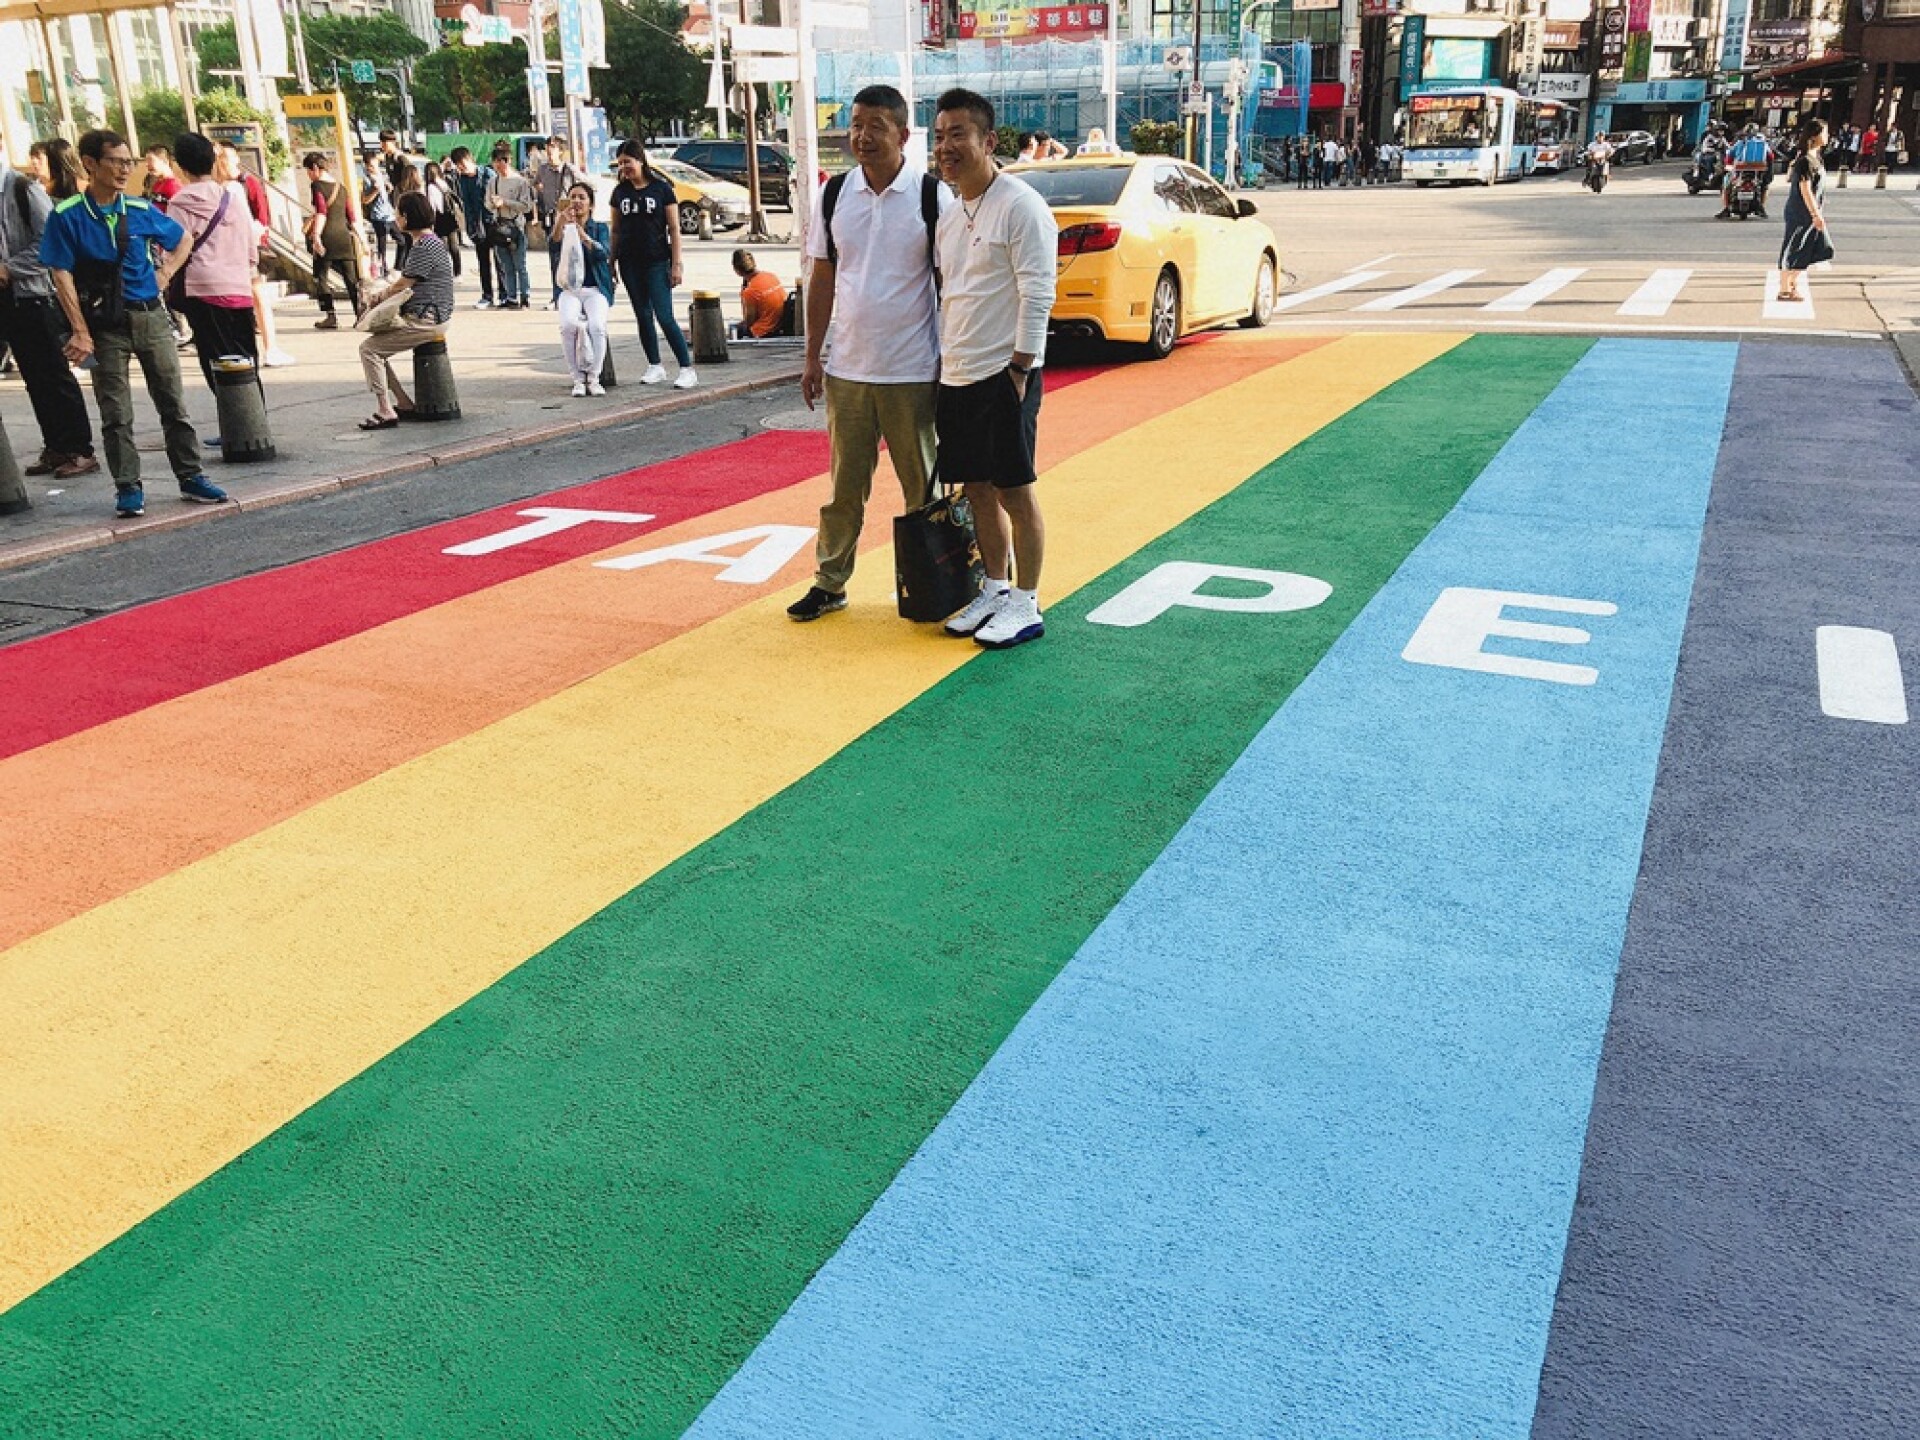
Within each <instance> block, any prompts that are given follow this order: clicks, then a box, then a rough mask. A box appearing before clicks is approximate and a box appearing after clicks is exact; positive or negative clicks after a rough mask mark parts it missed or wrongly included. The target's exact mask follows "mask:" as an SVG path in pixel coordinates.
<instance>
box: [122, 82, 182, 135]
mask: <svg viewBox="0 0 1920 1440" xmlns="http://www.w3.org/2000/svg"><path fill="white" fill-rule="evenodd" d="M133 123H134V124H135V125H136V126H137V127H138V128H139V131H140V144H141V145H142V146H143V147H144V146H147V145H167V146H171V145H172V144H173V137H174V136H176V135H178V134H180V133H181V132H182V131H184V130H185V129H186V128H187V107H186V106H185V105H184V104H182V103H181V100H180V92H179V91H178V90H163V89H158V88H155V87H152V86H149V87H148V88H147V89H145V90H136V91H135V92H134V95H133Z"/></svg>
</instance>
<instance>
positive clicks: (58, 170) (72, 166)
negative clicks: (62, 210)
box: [27, 136, 87, 207]
mask: <svg viewBox="0 0 1920 1440" xmlns="http://www.w3.org/2000/svg"><path fill="white" fill-rule="evenodd" d="M27 154H28V156H29V157H30V158H31V159H33V160H34V161H35V162H36V163H37V164H38V165H39V167H40V168H41V169H43V170H45V172H46V173H45V175H43V176H42V177H41V180H40V183H41V184H43V185H45V186H46V187H47V194H49V195H51V196H52V197H53V203H54V205H55V206H56V207H57V206H58V205H59V204H60V202H61V201H62V200H71V199H72V198H73V197H74V196H76V195H78V194H79V193H80V192H81V191H82V190H84V189H86V188H87V176H86V172H85V171H84V170H82V169H81V168H80V157H79V156H78V155H76V154H75V153H74V150H73V146H72V145H71V144H69V143H68V142H67V141H66V140H65V139H63V138H61V137H59V136H55V137H54V138H53V139H51V140H36V141H35V142H34V144H33V148H32V149H31V150H29V151H28V152H27Z"/></svg>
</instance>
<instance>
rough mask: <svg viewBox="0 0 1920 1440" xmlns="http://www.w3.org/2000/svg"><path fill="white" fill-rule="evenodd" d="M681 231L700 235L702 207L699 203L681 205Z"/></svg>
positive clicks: (684, 233)
mask: <svg viewBox="0 0 1920 1440" xmlns="http://www.w3.org/2000/svg"><path fill="white" fill-rule="evenodd" d="M680 233H681V234H682V235H698V234H699V233H700V207H699V206H698V205H682V206H681V207H680Z"/></svg>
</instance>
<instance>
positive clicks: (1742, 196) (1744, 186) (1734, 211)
mask: <svg viewBox="0 0 1920 1440" xmlns="http://www.w3.org/2000/svg"><path fill="white" fill-rule="evenodd" d="M1766 173H1767V172H1766V171H1765V170H1763V169H1761V168H1760V167H1759V166H1757V165H1736V166H1734V169H1733V192H1732V194H1730V195H1729V196H1728V197H1727V210H1728V212H1729V213H1730V214H1731V215H1732V216H1733V218H1734V219H1736V220H1751V219H1752V218H1753V217H1754V216H1755V215H1758V214H1759V213H1760V207H1761V202H1762V201H1763V200H1764V199H1765V198H1766V197H1765V196H1764V195H1763V194H1762V193H1761V182H1762V180H1763V179H1764V178H1765V176H1766Z"/></svg>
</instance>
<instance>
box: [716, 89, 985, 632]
mask: <svg viewBox="0 0 1920 1440" xmlns="http://www.w3.org/2000/svg"><path fill="white" fill-rule="evenodd" d="M911 133H912V112H911V111H910V110H909V109H908V108H907V101H906V97H905V96H903V95H902V94H901V93H900V92H899V91H898V90H896V89H894V88H893V86H891V85H869V86H867V87H866V88H865V89H864V90H862V91H860V92H859V93H858V94H857V95H855V96H854V97H853V111H852V118H851V121H850V122H849V124H848V127H847V143H848V146H849V148H851V149H852V151H853V157H854V159H855V160H856V161H857V162H859V163H858V164H857V165H856V166H855V167H854V168H853V169H852V170H849V171H848V172H847V173H846V174H845V175H843V176H838V177H836V178H834V179H833V180H830V181H828V182H827V183H828V186H829V188H830V190H831V192H832V193H831V195H830V196H823V197H822V210H823V214H824V216H825V218H824V220H823V221H822V223H820V224H817V225H815V226H813V227H811V229H810V231H809V233H808V236H807V258H808V261H809V265H808V269H807V287H806V304H807V325H806V331H807V359H806V366H805V368H804V369H803V370H802V371H801V374H800V395H801V398H802V399H803V400H805V401H806V404H807V408H808V409H809V410H811V409H813V408H814V404H815V402H816V401H818V400H820V399H821V398H822V397H823V396H824V397H825V399H826V405H827V439H828V443H829V445H830V446H831V448H832V459H831V461H830V462H829V473H830V475H831V478H832V483H833V494H832V497H831V498H830V499H829V500H828V501H827V503H826V504H825V505H823V506H821V508H820V533H819V537H818V539H817V540H816V541H815V543H814V560H815V566H816V568H815V571H814V576H813V584H812V586H811V587H810V588H809V589H808V590H807V593H806V594H805V595H803V596H801V597H800V598H799V599H798V600H796V601H795V602H794V603H793V604H792V605H790V606H788V607H787V614H788V615H790V616H791V617H792V618H793V619H795V620H817V619H819V618H820V617H821V616H822V615H826V614H829V613H831V612H833V611H835V610H844V609H845V608H846V605H847V582H848V581H849V580H850V579H851V578H852V577H853V564H854V559H855V557H856V556H857V555H858V554H859V549H860V531H861V528H862V527H863V525H864V523H865V521H866V513H867V500H868V497H869V496H871V495H872V494H873V475H874V471H875V469H876V468H877V467H878V465H879V463H880V442H881V441H882V440H883V439H884V440H885V441H886V442H887V454H888V456H889V457H890V458H891V460H892V462H893V473H894V475H895V476H896V477H897V478H898V479H899V481H900V493H901V497H902V499H903V500H904V501H905V503H906V507H907V509H909V510H915V509H918V508H919V507H920V506H922V505H924V504H926V503H927V480H928V476H929V475H930V474H931V473H932V470H933V457H934V421H933V416H934V378H935V377H936V376H937V375H938V374H939V369H940V338H939V316H938V313H937V312H938V306H939V289H938V287H937V286H936V285H935V283H934V264H935V255H936V253H937V248H936V242H935V235H934V233H930V230H929V225H928V216H929V215H930V214H931V215H932V216H933V217H935V221H936V226H937V220H938V216H939V215H940V213H941V211H943V210H948V209H951V208H952V207H953V205H954V204H955V201H954V198H953V194H952V192H951V191H949V190H948V189H947V188H946V187H945V186H943V185H941V184H940V182H939V181H938V180H936V179H935V178H934V177H933V176H932V175H929V174H925V173H923V172H921V171H918V170H916V169H915V168H914V167H913V166H910V165H908V164H907V158H906V149H905V146H906V142H907V137H908V136H909V135H910V134H911ZM829 207H830V208H829ZM735 253H736V256H740V255H746V252H745V251H737V252H735ZM747 259H748V260H749V262H750V261H751V259H752V257H751V256H747ZM829 325H831V326H832V327H833V353H832V355H831V357H830V358H828V357H826V356H825V353H824V347H825V341H826V337H827V327H828V326H829Z"/></svg>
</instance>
